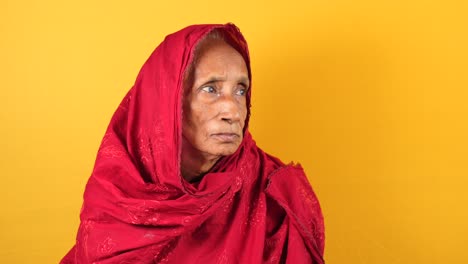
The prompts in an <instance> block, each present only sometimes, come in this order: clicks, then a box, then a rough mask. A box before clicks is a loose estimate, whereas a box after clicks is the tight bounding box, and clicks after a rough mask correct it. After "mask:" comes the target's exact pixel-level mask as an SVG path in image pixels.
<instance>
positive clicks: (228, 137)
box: [212, 133, 239, 142]
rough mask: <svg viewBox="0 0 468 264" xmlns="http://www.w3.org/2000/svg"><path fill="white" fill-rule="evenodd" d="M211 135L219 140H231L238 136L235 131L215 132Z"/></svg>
mask: <svg viewBox="0 0 468 264" xmlns="http://www.w3.org/2000/svg"><path fill="white" fill-rule="evenodd" d="M212 137H214V138H215V139H217V140H219V141H221V142H233V141H235V140H237V139H238V138H239V135H238V134H236V133H216V134H213V135H212Z"/></svg>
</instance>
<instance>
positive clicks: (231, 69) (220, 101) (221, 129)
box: [181, 40, 249, 181]
mask: <svg viewBox="0 0 468 264" xmlns="http://www.w3.org/2000/svg"><path fill="white" fill-rule="evenodd" d="M190 79H191V80H190V83H191V85H190V83H189V84H188V85H186V87H185V91H184V98H183V121H182V123H183V124H182V136H183V140H182V160H181V162H182V164H181V172H182V175H183V177H184V178H185V179H186V180H188V181H192V180H194V179H197V178H199V177H200V176H203V174H204V173H206V172H207V171H208V170H209V169H211V167H212V166H213V165H214V164H215V163H216V161H218V160H219V159H220V158H221V157H223V156H227V155H231V154H233V153H234V152H235V151H236V150H237V148H238V147H239V145H240V144H241V142H242V138H243V128H244V125H245V119H246V116H247V105H246V96H247V90H248V88H249V77H248V70H247V66H246V64H245V61H244V59H243V58H242V56H241V54H239V52H237V51H236V50H235V49H234V48H232V47H231V46H229V45H228V44H226V43H225V42H224V41H222V40H212V41H210V42H208V43H206V44H205V45H203V46H202V47H201V48H200V51H199V58H198V59H197V60H196V61H195V64H194V70H193V73H192V77H191V78H190Z"/></svg>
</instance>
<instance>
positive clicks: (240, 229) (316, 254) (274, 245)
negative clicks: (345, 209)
mask: <svg viewBox="0 0 468 264" xmlns="http://www.w3.org/2000/svg"><path fill="white" fill-rule="evenodd" d="M215 28H218V29H219V30H221V31H222V32H223V33H224V35H225V36H226V39H227V42H228V43H229V44H231V45H232V46H233V47H235V48H236V49H237V50H238V51H239V53H241V55H242V56H243V57H244V59H245V61H246V64H247V67H248V70H249V76H251V74H250V61H249V54H248V49H247V43H246V42H245V40H244V38H243V36H242V35H241V33H240V31H239V30H238V28H237V27H236V26H235V25H233V24H226V25H194V26H189V27H187V28H184V29H182V30H180V31H178V32H176V33H173V34H171V35H169V36H167V37H166V38H165V40H164V41H163V42H162V43H161V44H160V45H159V46H158V47H157V48H156V50H155V51H154V52H153V53H152V54H151V56H150V57H149V59H148V60H147V61H146V63H145V64H144V65H143V67H142V69H141V71H140V73H139V75H138V77H137V80H136V82H135V85H134V86H133V87H132V89H131V90H130V91H129V92H128V94H127V95H126V97H125V98H124V99H123V101H122V103H121V104H120V105H119V107H118V109H117V110H116V112H115V114H114V116H113V117H112V120H111V122H110V124H109V127H108V129H107V131H106V134H105V136H104V138H103V140H102V143H101V146H100V148H99V151H98V154H97V158H96V163H95V167H94V170H93V172H92V175H91V177H90V179H89V181H88V183H87V185H86V190H85V194H84V202H83V207H82V210H81V215H80V219H81V223H80V226H79V230H78V234H77V238H76V244H75V246H74V247H73V248H72V249H71V250H70V251H69V253H68V254H67V255H66V256H65V257H64V258H63V259H62V261H61V263H63V264H67V263H102V264H104V263H122V264H123V263H294V264H297V263H324V261H323V250H324V228H323V217H322V214H321V210H320V206H319V203H318V200H317V198H316V196H315V194H314V192H313V191H312V188H311V186H310V185H309V183H308V181H307V178H306V176H305V174H304V171H303V169H302V168H301V167H300V166H299V165H292V164H290V165H285V164H283V163H282V162H281V161H280V160H279V159H277V158H275V157H273V156H271V155H268V154H266V153H265V152H263V151H262V150H261V149H260V148H259V147H257V146H256V144H255V142H254V140H253V139H252V136H251V134H250V133H249V131H248V119H249V116H250V110H248V115H247V120H246V125H245V128H244V139H243V141H242V143H241V145H240V146H239V148H238V149H237V151H236V152H235V153H234V154H232V155H230V156H227V157H223V158H222V159H221V160H220V161H219V162H218V163H217V164H216V165H215V166H214V167H213V168H212V169H211V170H210V171H209V173H207V174H206V175H205V176H204V177H203V178H202V179H201V180H200V181H199V182H196V183H189V182H187V181H185V179H184V178H183V177H182V176H181V172H180V160H181V158H180V155H181V142H182V139H181V138H182V95H183V91H182V90H183V77H184V73H185V70H186V69H187V67H188V65H189V64H190V63H191V60H192V58H193V55H194V54H193V53H194V52H193V51H194V47H195V46H196V44H197V43H198V41H200V40H201V39H202V38H203V36H205V35H206V34H207V33H209V32H210V31H211V30H213V29H215ZM250 91H251V89H249V92H248V95H247V104H248V105H247V106H248V109H250Z"/></svg>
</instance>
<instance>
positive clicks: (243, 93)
mask: <svg viewBox="0 0 468 264" xmlns="http://www.w3.org/2000/svg"><path fill="white" fill-rule="evenodd" d="M236 94H237V95H241V96H244V95H245V94H247V89H246V88H241V89H239V90H237V93H236Z"/></svg>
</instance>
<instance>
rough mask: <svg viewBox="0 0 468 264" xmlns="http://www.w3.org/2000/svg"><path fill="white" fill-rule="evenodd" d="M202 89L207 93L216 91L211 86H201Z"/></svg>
mask: <svg viewBox="0 0 468 264" xmlns="http://www.w3.org/2000/svg"><path fill="white" fill-rule="evenodd" d="M202 91H204V92H207V93H215V92H216V90H215V88H213V87H211V86H206V87H203V88H202Z"/></svg>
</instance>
